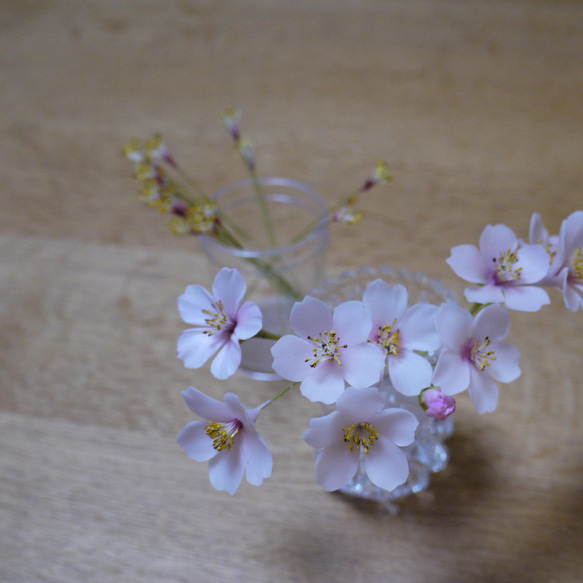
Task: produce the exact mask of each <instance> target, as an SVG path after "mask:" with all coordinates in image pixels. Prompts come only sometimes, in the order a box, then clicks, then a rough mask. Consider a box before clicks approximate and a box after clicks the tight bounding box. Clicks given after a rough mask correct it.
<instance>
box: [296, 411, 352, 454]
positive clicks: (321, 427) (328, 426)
mask: <svg viewBox="0 0 583 583" xmlns="http://www.w3.org/2000/svg"><path fill="white" fill-rule="evenodd" d="M342 428H343V418H342V417H341V415H340V414H339V413H338V411H334V412H332V413H330V414H329V415H325V416H324V417H313V418H312V419H310V424H309V427H308V429H307V430H306V431H305V433H304V436H303V437H304V441H305V442H306V443H307V444H308V445H309V446H311V447H313V448H315V449H322V448H324V447H328V446H329V445H332V444H333V443H334V442H335V441H337V440H338V436H339V435H341V434H342Z"/></svg>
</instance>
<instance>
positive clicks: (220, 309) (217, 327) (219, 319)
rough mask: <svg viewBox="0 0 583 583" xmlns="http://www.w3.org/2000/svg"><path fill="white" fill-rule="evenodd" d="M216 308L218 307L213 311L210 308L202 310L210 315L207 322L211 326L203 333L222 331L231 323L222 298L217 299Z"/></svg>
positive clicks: (210, 334) (209, 334)
mask: <svg viewBox="0 0 583 583" xmlns="http://www.w3.org/2000/svg"><path fill="white" fill-rule="evenodd" d="M215 308H217V311H216V312H211V311H210V310H203V311H202V313H203V314H206V315H207V316H209V317H208V318H207V319H206V320H205V323H206V325H207V326H208V327H209V328H208V330H205V331H204V332H203V334H207V335H208V336H212V335H213V334H216V333H217V332H220V331H221V330H222V329H223V328H224V327H225V326H226V325H227V324H229V317H228V316H227V314H225V306H224V305H223V302H222V301H221V300H218V301H217V303H216V305H215Z"/></svg>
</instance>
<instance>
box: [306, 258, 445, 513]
mask: <svg viewBox="0 0 583 583" xmlns="http://www.w3.org/2000/svg"><path fill="white" fill-rule="evenodd" d="M376 279H382V280H384V281H385V282H386V283H388V284H389V285H397V284H402V285H404V286H405V287H406V288H407V292H408V299H409V305H410V306H411V305H413V304H416V303H419V302H425V303H431V304H434V305H441V304H442V303H444V302H455V298H454V296H453V294H452V293H451V292H450V291H449V290H447V289H446V288H445V287H443V286H442V285H441V284H440V283H439V282H437V281H435V280H432V279H430V278H428V277H427V276H425V275H423V274H421V273H413V272H411V271H409V270H406V269H401V270H395V269H391V268H390V267H381V268H368V267H362V268H361V269H359V270H357V271H351V272H344V273H342V274H341V275H340V276H339V277H338V278H336V279H333V280H328V281H326V282H324V283H323V284H322V285H321V286H320V287H318V288H316V289H315V290H313V292H312V294H311V295H314V296H315V297H318V298H320V299H321V300H323V301H324V302H326V303H327V304H328V305H330V306H331V307H335V306H337V305H339V304H341V303H342V302H346V301H349V300H362V295H363V293H364V291H365V289H366V288H367V286H368V285H369V284H370V283H371V282H373V281H375V280H376ZM438 356H439V354H438V353H437V352H435V353H430V354H428V355H427V358H428V359H429V361H430V362H431V363H432V364H433V365H434V364H435V363H436V362H437V358H438ZM378 389H379V392H380V393H381V395H382V397H383V399H384V401H385V404H386V407H387V408H400V409H406V410H407V411H410V412H411V413H413V415H415V417H416V418H417V420H418V421H419V425H418V427H417V430H416V432H415V440H414V441H413V443H412V444H411V445H409V446H407V447H404V448H402V450H403V452H404V453H405V455H406V457H407V461H408V463H409V477H408V479H407V481H406V482H405V483H404V484H401V485H400V486H398V487H397V488H395V489H394V490H392V491H387V490H384V489H382V488H379V487H378V486H375V485H374V484H373V483H372V482H371V481H370V480H369V479H368V477H367V475H366V472H365V471H364V455H365V454H364V453H363V452H362V451H361V463H360V467H359V469H358V471H357V473H356V475H355V476H354V478H353V479H352V481H351V482H350V483H348V484H347V485H346V486H344V487H343V488H342V489H341V490H340V491H341V492H343V493H344V494H348V495H351V496H357V497H360V498H366V499H368V500H373V501H376V502H380V503H383V504H385V505H386V506H387V507H388V508H389V510H391V511H396V509H397V506H396V505H395V504H394V503H395V501H397V500H399V499H401V498H403V497H405V496H408V495H410V494H415V493H418V492H421V491H422V490H425V489H426V488H427V487H428V486H429V479H430V475H431V474H432V473H434V472H439V471H440V470H443V469H444V468H445V467H446V466H447V463H448V461H449V453H448V450H447V447H446V445H445V443H444V442H445V441H446V439H447V438H448V437H450V436H451V434H452V433H453V420H452V416H450V417H448V418H447V419H445V420H444V421H438V420H437V419H433V418H431V417H429V416H428V415H427V414H426V413H425V412H424V411H423V409H422V408H421V406H420V404H419V399H418V397H407V396H405V395H402V394H401V393H399V392H398V391H396V390H395V389H394V387H393V385H392V384H391V381H390V379H389V376H388V375H387V374H385V375H384V376H383V378H382V379H381V381H380V383H379V385H378ZM325 412H326V413H327V412H328V410H325Z"/></svg>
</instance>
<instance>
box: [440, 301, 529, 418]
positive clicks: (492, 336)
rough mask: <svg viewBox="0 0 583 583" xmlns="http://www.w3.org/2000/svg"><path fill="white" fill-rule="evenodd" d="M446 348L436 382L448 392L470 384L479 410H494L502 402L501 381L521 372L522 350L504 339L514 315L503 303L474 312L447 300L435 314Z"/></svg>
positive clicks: (449, 393)
mask: <svg viewBox="0 0 583 583" xmlns="http://www.w3.org/2000/svg"><path fill="white" fill-rule="evenodd" d="M435 324H436V327H437V333H438V334H439V337H440V338H441V340H442V342H443V345H444V350H443V351H442V353H441V354H440V355H439V360H438V361H437V365H436V367H435V373H434V375H433V384H434V385H437V386H439V387H441V390H442V391H443V393H444V394H445V395H455V394H457V393H461V392H462V391H464V390H465V389H468V388H469V391H470V398H471V400H472V403H473V405H474V407H475V408H476V410H477V411H478V413H485V412H487V411H488V412H492V411H494V410H495V409H496V405H497V403H498V385H497V384H496V381H498V382H501V383H509V382H512V381H513V380H515V379H517V378H518V377H519V376H520V372H521V371H520V367H519V366H518V361H519V359H520V353H519V352H518V350H517V349H516V348H515V347H514V346H513V345H512V344H510V343H508V342H502V340H503V339H504V338H505V337H506V336H507V334H508V332H509V331H510V316H509V314H508V310H506V309H504V308H503V307H502V306H498V305H493V306H488V307H487V308H484V309H483V310H482V311H481V312H479V313H478V315H477V316H476V319H475V320H474V322H473V323H472V316H471V314H470V313H469V312H468V311H467V310H464V309H462V308H460V307H459V306H457V305H455V304H443V305H442V306H441V308H440V310H439V312H438V314H437V316H436V318H435Z"/></svg>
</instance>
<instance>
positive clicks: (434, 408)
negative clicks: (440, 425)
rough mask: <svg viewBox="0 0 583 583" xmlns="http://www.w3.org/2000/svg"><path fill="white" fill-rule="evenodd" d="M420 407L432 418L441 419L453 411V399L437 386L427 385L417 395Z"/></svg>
mask: <svg viewBox="0 0 583 583" xmlns="http://www.w3.org/2000/svg"><path fill="white" fill-rule="evenodd" d="M419 404H420V405H421V407H422V409H423V410H424V411H425V413H427V415H429V417H433V418H434V419H438V420H439V421H443V420H444V419H447V418H448V417H449V416H450V415H452V414H453V413H455V399H454V398H453V397H450V396H449V395H445V394H443V393H442V391H441V389H440V388H439V387H429V388H428V389H425V390H424V391H423V392H422V393H421V395H419Z"/></svg>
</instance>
